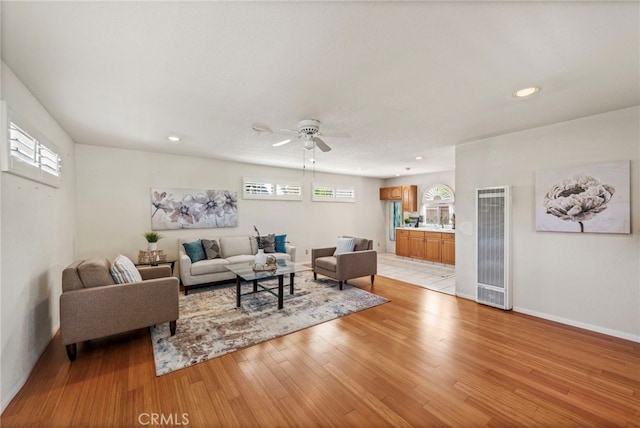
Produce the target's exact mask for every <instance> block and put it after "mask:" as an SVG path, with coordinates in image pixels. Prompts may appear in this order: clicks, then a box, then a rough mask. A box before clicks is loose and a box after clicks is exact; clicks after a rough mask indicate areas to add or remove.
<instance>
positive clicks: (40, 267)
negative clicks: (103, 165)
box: [0, 63, 76, 410]
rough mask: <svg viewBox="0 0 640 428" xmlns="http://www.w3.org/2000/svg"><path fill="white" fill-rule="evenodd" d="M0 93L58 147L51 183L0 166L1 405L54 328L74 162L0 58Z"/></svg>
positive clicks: (63, 137)
mask: <svg viewBox="0 0 640 428" xmlns="http://www.w3.org/2000/svg"><path fill="white" fill-rule="evenodd" d="M2 99H3V100H5V101H6V102H7V105H8V106H9V107H10V108H12V109H13V110H15V111H16V112H17V113H19V114H20V115H21V116H22V117H24V118H25V119H27V120H28V121H29V122H30V123H31V124H32V125H33V126H34V127H35V128H37V129H38V130H39V131H40V132H42V133H43V134H45V135H46V136H47V138H49V140H51V141H52V142H53V143H54V144H55V145H57V146H58V148H59V149H60V150H61V156H62V165H63V174H62V185H61V187H60V188H59V189H56V188H53V187H49V186H46V185H44V184H40V183H36V182H33V181H29V180H27V179H24V178H21V177H18V176H15V175H12V174H9V173H5V172H3V173H2V178H1V179H0V184H1V186H2V189H1V190H0V196H1V199H2V200H1V205H2V218H1V223H0V224H1V226H0V229H1V230H2V235H1V250H0V255H1V258H0V265H1V266H2V271H1V274H0V285H1V288H2V291H1V293H0V299H1V300H2V302H1V305H0V306H1V308H2V312H1V317H2V328H1V332H2V337H1V342H2V349H1V350H0V361H1V370H0V376H1V385H2V390H1V397H2V410H4V409H5V407H6V406H7V404H9V401H11V399H12V398H13V396H14V395H15V394H16V393H17V392H18V390H19V389H20V388H21V387H22V385H23V384H24V382H25V381H26V379H27V377H28V376H29V373H30V372H31V369H32V368H33V366H34V365H35V363H36V362H37V360H38V358H39V357H40V355H41V353H42V352H43V351H44V348H45V347H46V346H47V344H48V343H49V342H50V340H51V338H52V337H53V335H54V334H55V332H56V331H57V330H58V328H59V325H60V318H59V296H60V293H61V292H62V290H61V285H60V284H61V275H62V269H63V268H64V267H65V266H66V265H68V264H69V263H71V262H72V261H73V258H74V244H75V236H76V234H75V189H74V184H75V175H74V169H75V161H74V145H73V141H71V139H70V138H69V136H68V135H67V134H66V133H65V132H64V131H63V130H62V128H60V126H59V125H58V124H57V123H56V122H55V121H54V119H53V118H52V117H51V116H50V115H49V114H48V113H47V112H46V111H45V110H44V108H43V107H42V106H41V105H40V103H39V102H38V100H36V99H35V97H33V95H32V94H31V93H30V92H29V91H28V90H27V88H26V87H25V86H24V85H23V84H22V82H20V80H19V79H18V78H17V77H16V76H15V75H14V74H13V72H12V71H11V70H10V69H9V68H8V67H7V66H6V65H5V64H4V63H2Z"/></svg>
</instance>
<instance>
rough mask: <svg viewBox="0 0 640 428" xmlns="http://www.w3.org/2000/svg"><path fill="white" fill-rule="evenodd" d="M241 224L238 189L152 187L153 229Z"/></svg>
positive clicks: (205, 227)
mask: <svg viewBox="0 0 640 428" xmlns="http://www.w3.org/2000/svg"><path fill="white" fill-rule="evenodd" d="M237 225H238V197H237V192H236V191H231V190H197V189H165V188H152V189H151V228H152V229H153V230H169V229H209V228H218V227H236V226H237Z"/></svg>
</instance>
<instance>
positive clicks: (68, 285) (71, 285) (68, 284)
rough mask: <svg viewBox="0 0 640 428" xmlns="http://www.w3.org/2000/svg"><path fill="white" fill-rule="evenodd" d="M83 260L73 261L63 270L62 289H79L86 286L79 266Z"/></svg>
mask: <svg viewBox="0 0 640 428" xmlns="http://www.w3.org/2000/svg"><path fill="white" fill-rule="evenodd" d="M82 262H83V260H78V261H76V262H73V263H72V264H70V265H69V266H67V267H66V268H64V270H63V271H62V291H63V292H64V291H71V290H79V289H81V288H84V285H82V280H81V279H80V275H78V266H80V264H81V263H82Z"/></svg>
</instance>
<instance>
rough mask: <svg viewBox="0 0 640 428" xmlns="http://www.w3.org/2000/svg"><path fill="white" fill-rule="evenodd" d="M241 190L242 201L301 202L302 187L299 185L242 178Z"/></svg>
mask: <svg viewBox="0 0 640 428" xmlns="http://www.w3.org/2000/svg"><path fill="white" fill-rule="evenodd" d="M242 189H243V190H242V197H243V198H244V199H266V200H269V199H271V200H290V201H300V200H302V185H301V184H299V183H285V182H282V181H281V180H272V179H257V178H249V177H243V178H242Z"/></svg>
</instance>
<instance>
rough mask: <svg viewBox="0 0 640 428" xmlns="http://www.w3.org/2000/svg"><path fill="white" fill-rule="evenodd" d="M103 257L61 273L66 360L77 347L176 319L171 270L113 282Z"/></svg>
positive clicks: (146, 271)
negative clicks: (83, 343)
mask: <svg viewBox="0 0 640 428" xmlns="http://www.w3.org/2000/svg"><path fill="white" fill-rule="evenodd" d="M109 268H110V262H109V260H107V259H90V260H81V261H77V262H75V263H73V264H71V265H70V266H68V267H67V268H65V269H64V271H63V272H62V294H61V295H60V337H61V339H62V343H63V344H64V345H65V347H66V349H67V356H68V357H69V360H71V361H74V360H75V359H76V356H77V352H78V351H77V343H78V342H83V341H85V340H91V339H97V338H99V337H104V336H109V335H112V334H117V333H122V332H125V331H129V330H135V329H138V328H143V327H148V326H151V325H154V324H159V323H163V322H169V328H170V331H171V335H172V336H173V335H174V334H175V331H176V320H177V319H178V316H179V315H178V292H179V285H178V278H175V277H173V276H171V268H170V267H169V266H166V265H165V266H153V267H140V268H138V271H139V272H140V275H141V276H142V281H140V282H132V283H129V284H115V283H114V280H113V278H112V277H111V274H110V272H109Z"/></svg>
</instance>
